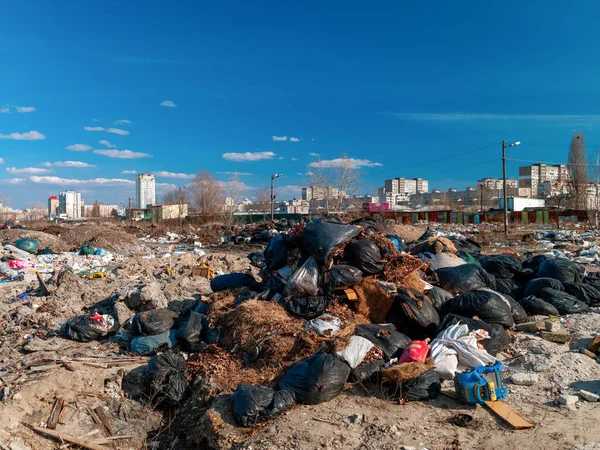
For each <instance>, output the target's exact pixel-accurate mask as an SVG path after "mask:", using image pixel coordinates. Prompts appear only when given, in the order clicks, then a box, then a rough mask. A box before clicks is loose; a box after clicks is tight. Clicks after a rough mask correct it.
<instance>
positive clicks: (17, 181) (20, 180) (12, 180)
mask: <svg viewBox="0 0 600 450" xmlns="http://www.w3.org/2000/svg"><path fill="white" fill-rule="evenodd" d="M0 181H1V182H2V184H23V183H25V182H26V181H27V178H9V179H7V180H0Z"/></svg>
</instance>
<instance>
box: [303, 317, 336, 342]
mask: <svg viewBox="0 0 600 450" xmlns="http://www.w3.org/2000/svg"><path fill="white" fill-rule="evenodd" d="M341 326H342V321H341V320H340V319H338V318H337V317H334V316H332V315H330V314H322V315H320V316H319V317H317V318H316V319H313V320H310V321H308V322H307V323H306V329H310V328H312V329H313V330H315V331H316V332H317V334H318V335H319V336H325V337H333V336H335V335H336V334H337V332H338V331H340V327H341Z"/></svg>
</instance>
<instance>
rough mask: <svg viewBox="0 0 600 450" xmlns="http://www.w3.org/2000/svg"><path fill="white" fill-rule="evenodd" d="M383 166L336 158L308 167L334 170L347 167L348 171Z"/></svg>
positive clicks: (363, 161)
mask: <svg viewBox="0 0 600 450" xmlns="http://www.w3.org/2000/svg"><path fill="white" fill-rule="evenodd" d="M382 165H383V164H380V163H378V162H373V161H369V160H368V159H354V158H336V159H324V160H322V161H315V162H312V163H310V164H309V166H310V167H321V168H327V169H328V168H336V167H347V168H349V169H358V168H360V167H380V166H382Z"/></svg>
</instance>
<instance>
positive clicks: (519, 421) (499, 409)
mask: <svg viewBox="0 0 600 450" xmlns="http://www.w3.org/2000/svg"><path fill="white" fill-rule="evenodd" d="M485 406H487V407H488V408H489V409H491V410H492V411H493V412H494V413H496V415H497V416H498V417H500V418H501V419H502V420H504V421H505V422H506V423H507V424H509V425H510V426H511V427H513V428H514V429H515V430H527V429H529V428H533V424H532V423H531V422H529V421H527V420H525V419H523V418H522V417H521V416H519V415H518V414H517V413H516V412H514V411H513V410H512V409H510V408H509V407H508V405H507V404H506V403H504V402H501V401H495V402H485Z"/></svg>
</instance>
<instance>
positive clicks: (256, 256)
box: [248, 252, 267, 269]
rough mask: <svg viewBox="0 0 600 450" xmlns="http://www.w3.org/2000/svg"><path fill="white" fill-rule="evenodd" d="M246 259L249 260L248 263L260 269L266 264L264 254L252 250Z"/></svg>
mask: <svg viewBox="0 0 600 450" xmlns="http://www.w3.org/2000/svg"><path fill="white" fill-rule="evenodd" d="M248 259H249V260H250V265H252V266H254V267H257V268H259V269H262V268H263V267H265V266H266V265H267V262H266V260H265V254H264V253H261V252H252V253H249V254H248Z"/></svg>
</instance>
